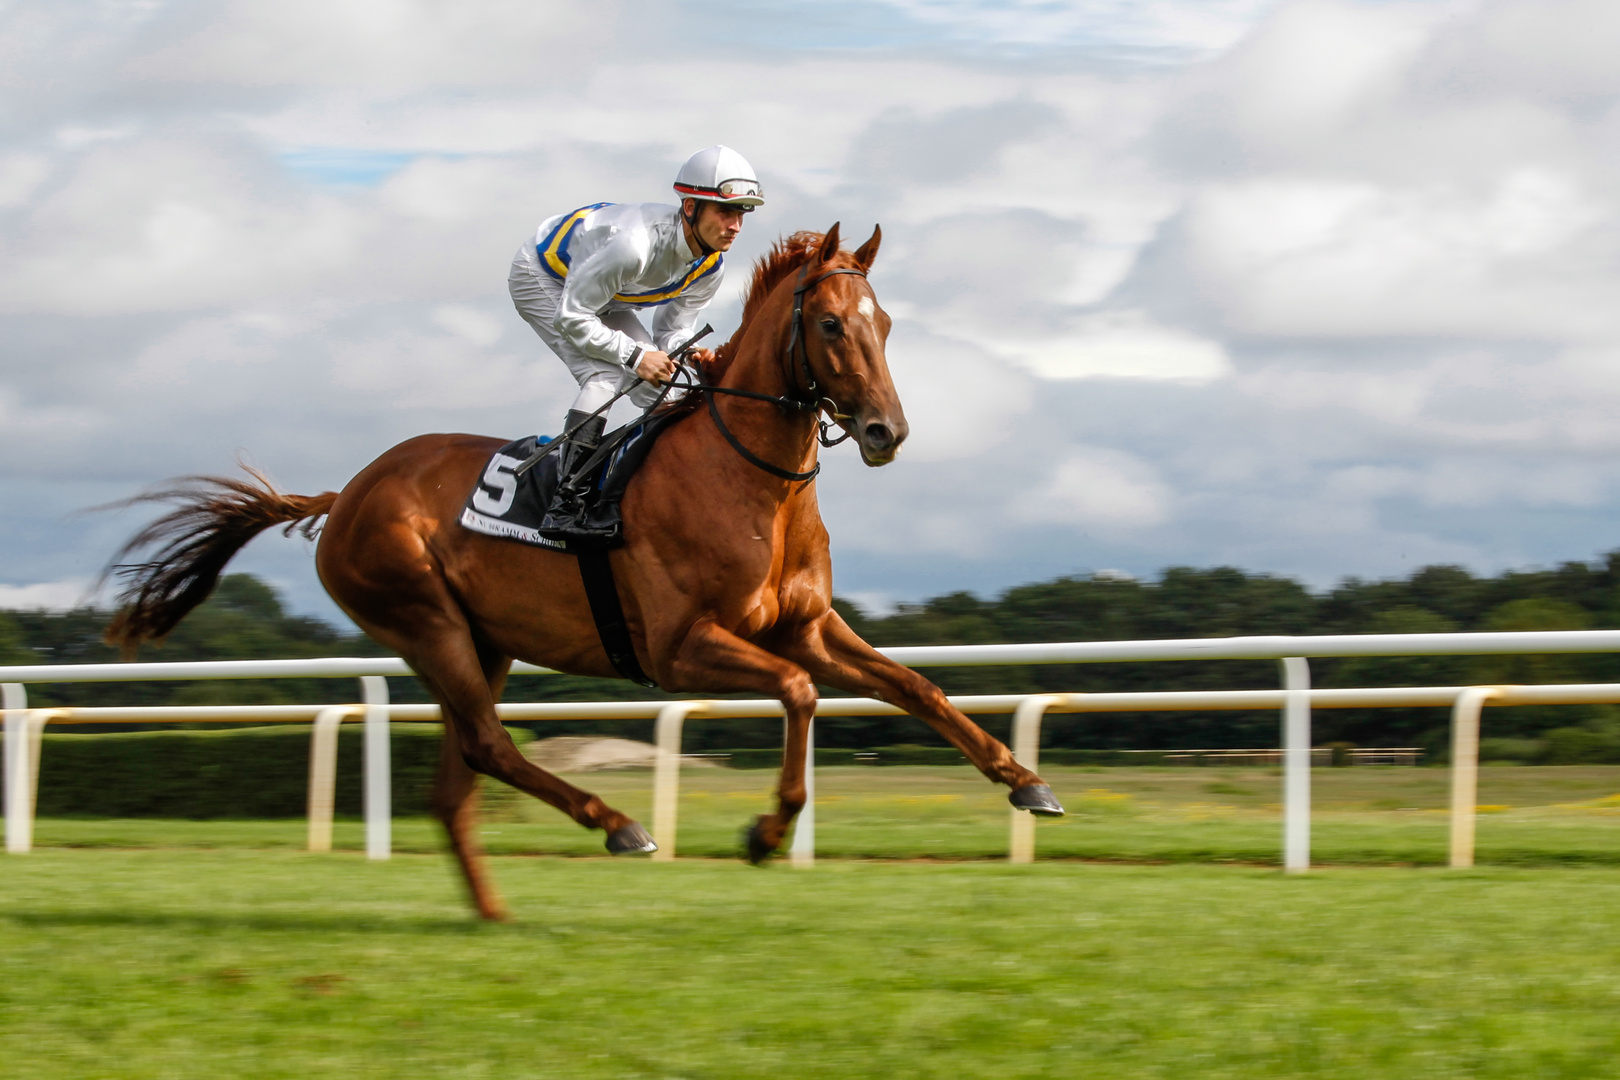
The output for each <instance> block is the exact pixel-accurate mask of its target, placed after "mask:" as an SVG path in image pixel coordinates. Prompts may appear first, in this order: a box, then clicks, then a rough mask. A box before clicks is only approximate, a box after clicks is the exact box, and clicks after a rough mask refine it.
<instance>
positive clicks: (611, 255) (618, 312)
mask: <svg viewBox="0 0 1620 1080" xmlns="http://www.w3.org/2000/svg"><path fill="white" fill-rule="evenodd" d="M724 273H725V269H724V260H723V259H722V258H721V256H720V255H719V253H715V254H713V255H710V256H708V257H707V258H705V257H703V256H702V255H701V253H699V252H697V251H694V250H692V248H691V246H690V245H688V244H687V242H686V236H685V233H684V231H683V230H682V228H681V217H680V208H679V207H676V206H668V205H665V204H663V203H617V204H612V203H610V204H603V205H600V206H595V207H582V208H580V209H579V210H575V211H570V212H569V213H567V214H558V215H557V216H555V217H552V218H548V219H547V220H546V221H544V222H542V223H541V225H540V228H539V229H537V230H536V231H535V235H534V237H533V238H532V239H530V240H528V241H526V242H525V243H524V244H523V246H522V247H520V248H519V249H518V252H517V254H516V256H514V257H513V259H512V269H511V273H510V274H509V275H508V277H507V286H508V288H509V290H510V291H511V294H512V302H513V304H514V305H516V307H517V310H518V313H519V314H520V315H522V316H523V319H524V321H525V322H527V323H528V324H529V325H530V326H531V327H533V328H534V331H535V333H537V334H539V335H540V338H541V340H543V341H544V342H545V343H546V345H547V346H549V347H550V348H551V350H552V352H554V353H556V354H557V356H558V357H559V358H560V359H561V360H562V362H563V363H564V364H566V365H567V366H568V370H569V371H570V372H572V373H573V375H574V378H575V379H576V380H577V381H578V382H579V384H580V393H579V396H578V397H577V398H576V399H575V401H574V404H573V406H572V408H574V409H576V410H578V411H581V412H592V411H595V410H596V409H597V408H598V407H600V406H601V405H603V404H604V403H606V402H607V401H608V399H609V398H611V397H612V396H613V395H614V394H615V393H617V392H618V390H619V389H620V388H621V387H624V386H626V385H628V384H630V383H638V384H639V385H637V386H636V387H635V388H634V389H633V390H632V391H631V393H630V395H629V396H630V400H631V401H632V402H634V403H636V404H638V405H642V406H645V405H647V404H650V403H651V402H652V400H653V399H654V398H655V397H657V394H658V390H657V388H656V387H654V386H652V385H651V384H649V383H646V382H641V381H640V380H639V379H637V377H636V375H635V374H634V370H633V369H634V366H635V363H636V362H637V361H638V360H639V359H640V357H641V353H642V351H643V350H644V349H647V348H653V349H658V350H660V351H664V352H667V351H669V349H671V348H673V347H674V346H675V345H678V344H680V343H681V342H682V341H684V340H685V339H686V338H688V337H690V336H691V335H692V330H693V327H694V326H695V325H696V323H697V318H698V314H699V312H701V311H702V310H703V308H704V307H705V306H707V305H708V303H709V302H710V301H711V300H713V299H714V296H715V293H716V292H717V291H718V290H719V287H720V281H721V279H722V277H723V276H724ZM642 308H652V309H653V318H652V330H651V332H650V333H649V332H648V330H647V329H646V328H645V327H644V326H643V325H642V323H641V321H640V320H639V319H637V318H636V315H635V313H636V312H637V311H638V310H639V309H642Z"/></svg>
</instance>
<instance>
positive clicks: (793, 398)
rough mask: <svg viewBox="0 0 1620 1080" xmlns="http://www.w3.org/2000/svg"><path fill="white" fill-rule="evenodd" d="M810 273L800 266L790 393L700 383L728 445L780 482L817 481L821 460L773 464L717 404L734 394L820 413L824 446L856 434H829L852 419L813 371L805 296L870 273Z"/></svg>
mask: <svg viewBox="0 0 1620 1080" xmlns="http://www.w3.org/2000/svg"><path fill="white" fill-rule="evenodd" d="M809 272H810V265H809V264H808V263H806V264H805V265H804V266H801V267H799V280H798V284H797V285H796V286H795V288H794V290H793V319H792V322H791V324H790V326H789V330H788V347H787V353H786V354H785V356H784V357H783V361H784V364H785V367H786V370H785V371H783V373H782V374H783V375H784V376H785V377H786V379H787V384H788V387H789V391H790V392H789V393H787V394H782V395H776V394H760V393H756V392H754V391H752V390H737V389H733V388H731V387H727V386H714V385H711V384H709V383H704V382H702V381H701V380H699V383H698V385H699V386H701V387H702V388H703V389H704V390H707V391H709V394H708V399H709V417H710V419H712V420H713V421H714V426H715V427H716V428H718V429H719V430H720V434H721V435H723V436H724V437H725V440H726V442H728V443H730V444H731V448H732V449H733V450H735V451H737V453H738V454H740V455H742V459H743V460H744V461H746V462H748V464H750V465H752V466H754V467H755V468H757V469H763V470H764V471H765V472H768V473H770V474H771V475H772V476H774V477H777V478H778V479H781V480H788V481H792V482H795V483H797V482H800V481H804V480H814V479H815V478H816V474H817V473H819V472H820V471H821V462H820V461H817V462H816V463H815V465H814V466H813V467H812V468H810V469H807V470H806V471H804V472H793V471H792V470H790V469H784V468H781V467H780V466H777V465H772V464H771V463H770V462H768V461H766V460H764V459H763V458H761V457H759V456H758V455H757V454H755V453H754V452H753V451H752V450H749V449H748V447H746V446H744V445H743V444H742V443H741V442H739V441H738V439H737V436H735V435H733V434H732V433H731V429H730V428H728V427H726V422H725V421H724V420H722V419H721V418H720V409H719V407H718V406H717V405H716V404H715V399H716V398H717V397H719V395H721V394H730V395H732V396H734V397H747V398H754V399H756V400H759V401H769V402H771V403H773V404H775V405H777V406H779V407H781V408H783V409H792V410H795V411H798V412H808V413H812V414H816V426H817V429H818V430H817V434H816V441H817V442H819V443H820V444H821V445H822V446H837V445H838V444H839V443H841V442H843V441H844V440H845V439H848V438H849V437H850V436H851V435H852V434H853V432H851V431H848V430H845V432H844V434H843V435H841V436H840V437H838V438H836V439H833V438H830V437H829V435H828V433H829V432H830V431H831V430H832V428H833V425H835V424H838V423H840V422H841V421H844V420H849V419H851V417H850V415H849V414H848V413H844V412H840V411H839V408H838V403H837V402H836V401H834V400H833V399H832V398H830V397H828V396H827V395H825V394H823V393H822V392H821V386H820V384H818V383H817V382H816V376H815V373H814V372H813V371H811V370H810V346H809V343H808V342H807V340H806V338H805V333H804V296H805V294H806V293H808V292H809V291H810V290H811V289H814V288H815V287H816V286H817V285H819V284H821V283H822V282H823V281H826V280H827V279H828V278H830V277H836V276H838V275H839V274H857V275H859V276H861V277H863V278H864V277H865V276H866V271H865V270H860V269H857V268H855V267H852V266H846V267H840V268H839V269H837V270H828V271H826V272H825V273H822V274H818V275H816V276H815V277H813V278H810V279H809V280H808V281H806V280H805V278H806V277H808V276H809ZM795 360H798V361H800V362H801V364H802V367H803V370H804V393H803V394H802V395H801V394H799V392H798V387H797V383H798V380H797V378H796V375H797V372H796V371H795V370H794V361H795ZM823 409H825V410H826V413H827V419H823V418H822V417H821V416H820V415H819V414H820V413H821V412H822V410H823Z"/></svg>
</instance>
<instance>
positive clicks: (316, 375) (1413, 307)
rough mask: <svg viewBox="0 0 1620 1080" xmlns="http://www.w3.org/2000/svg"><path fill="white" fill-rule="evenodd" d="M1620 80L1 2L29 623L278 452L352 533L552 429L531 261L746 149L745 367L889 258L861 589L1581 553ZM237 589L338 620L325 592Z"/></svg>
mask: <svg viewBox="0 0 1620 1080" xmlns="http://www.w3.org/2000/svg"><path fill="white" fill-rule="evenodd" d="M1617 35H1620V16H1617V15H1616V14H1615V13H1614V9H1613V5H1612V4H1605V3H1596V2H1577V0H1554V2H1552V3H1548V4H1531V3H1529V2H1528V0H1487V2H1477V3H1476V2H1450V0H1435V2H1396V3H1377V2H1351V0H1337V2H1328V0H1294V2H1281V3H1270V2H1265V0H1222V2H1218V3H1205V2H1194V0H1154V2H1149V3H1125V2H1124V0H1095V2H1091V3H1082V4H1068V5H1054V4H1046V3H1034V2H1031V3H1023V2H1017V3H993V2H990V0H889V2H884V3H878V4H864V5H856V4H842V3H828V4H826V5H821V6H819V7H817V8H815V9H811V8H807V7H805V6H803V5H785V4H775V5H757V4H750V5H746V6H742V5H736V4H730V3H722V4H721V6H720V7H715V6H714V5H713V4H710V5H705V6H703V7H699V6H697V5H692V4H686V3H684V2H681V3H673V4H669V5H660V6H648V5H638V6H627V5H619V4H598V5H589V6H587V5H584V4H580V3H571V2H556V3H544V4H533V3H524V4H518V3H508V2H504V0H477V2H474V3H469V4H464V5H458V6H456V7H454V8H453V9H452V8H446V7H444V6H443V5H433V4H428V3H424V2H418V0H383V2H370V0H367V2H361V0H338V2H336V3H322V4H313V3H307V2H302V0H300V2H298V3H292V4H283V5H271V6H266V5H262V4H250V3H246V2H242V3H231V4H227V5H223V6H214V7H207V6H201V7H199V6H195V5H185V4H174V3H157V4H146V5H125V6H121V7H117V6H115V8H111V9H105V10H103V9H99V8H98V9H80V8H75V7H73V6H71V5H67V6H63V5H54V6H53V5H46V4H44V3H42V2H40V0H29V2H26V3H21V4H13V5H10V6H8V7H6V8H4V9H0V85H4V86H5V87H6V88H7V91H8V103H9V105H10V108H9V109H8V113H7V117H6V119H5V121H4V123H3V124H0V497H4V498H5V499H6V504H7V506H8V507H10V508H11V509H10V510H9V511H8V516H7V518H6V519H5V520H4V522H3V523H0V551H3V552H4V553H5V554H6V557H7V559H8V565H9V566H10V567H11V568H12V569H11V570H10V571H8V572H9V573H10V574H11V578H10V579H9V580H12V581H14V582H16V583H17V584H16V585H15V586H13V587H14V588H15V587H23V586H24V585H26V583H27V582H28V581H41V582H63V581H68V580H79V579H88V577H90V576H93V573H94V571H95V569H96V568H98V567H99V563H100V560H101V559H102V558H103V557H104V556H105V554H106V552H107V551H108V550H110V549H111V547H112V546H113V544H114V542H115V541H116V539H117V538H118V536H119V534H121V533H122V532H123V531H127V528H128V527H131V526H132V524H133V522H132V521H130V520H128V519H127V518H118V519H105V520H101V521H97V522H95V523H86V522H81V523H80V524H78V525H69V524H66V523H65V522H64V520H63V516H62V515H63V514H65V513H66V512H67V511H69V510H71V509H73V508H75V507H78V506H84V505H91V504H95V503H100V502H106V501H109V500H111V499H113V498H115V497H117V496H118V495H121V494H128V493H130V492H132V491H134V490H137V489H139V488H140V487H142V486H144V485H146V484H148V483H151V482H153V481H156V480H158V479H161V478H162V477H164V476H167V475H172V474H177V473H191V472H209V471H221V470H224V469H227V468H229V467H230V462H231V460H232V458H233V456H234V455H235V454H236V453H237V452H238V451H239V450H240V451H245V452H246V453H247V454H249V455H250V457H251V460H253V461H254V462H256V463H258V464H260V465H263V466H266V467H268V468H269V469H270V470H271V471H272V473H273V474H274V475H275V476H276V477H277V479H278V481H280V482H282V483H283V484H285V485H287V486H288V487H290V488H292V489H294V490H322V489H325V488H328V487H336V486H340V485H341V484H342V483H343V482H344V481H345V480H346V478H347V477H348V476H350V475H352V474H353V473H354V472H356V471H358V470H359V469H360V468H362V467H363V466H364V465H365V464H366V462H367V461H369V460H371V459H372V458H373V457H375V456H376V455H377V454H378V453H380V452H381V451H382V450H383V449H385V448H386V447H387V446H389V445H390V444H392V443H394V442H397V441H399V440H401V439H404V438H406V437H409V436H410V435H413V434H416V433H418V432H421V431H427V430H481V431H490V432H494V433H497V434H501V435H507V436H514V437H515V436H517V435H521V434H525V433H528V432H530V431H536V430H539V431H547V430H551V429H553V428H554V427H555V424H556V422H557V418H558V417H559V416H560V413H561V410H562V409H563V408H564V407H565V405H566V402H567V399H568V396H569V393H570V391H571V387H572V383H571V381H570V380H569V378H568V376H567V374H566V372H565V371H564V370H563V368H562V365H560V364H559V363H557V362H556V360H555V359H554V358H551V357H550V356H549V355H548V354H547V353H546V352H545V350H544V347H543V346H542V345H541V343H540V342H539V341H538V339H536V338H535V336H534V335H533V333H532V332H531V331H530V330H529V329H528V328H527V327H526V326H525V325H523V323H522V322H521V321H520V320H519V319H518V318H517V316H516V315H515V313H514V312H513V311H512V310H511V306H510V301H509V300H508V299H507V297H506V294H505V273H506V267H507V264H508V262H509V260H510V258H511V255H512V251H513V250H514V249H515V248H516V247H517V245H518V244H519V243H520V242H522V241H523V240H524V238H525V237H526V236H528V235H530V234H531V233H532V231H533V229H534V227H535V225H536V224H537V223H538V222H539V221H540V220H541V219H542V218H544V217H545V216H547V215H549V214H552V213H556V212H558V211H559V210H564V209H568V208H571V207H574V206H579V205H583V204H585V203H588V202H593V201H598V200H600V199H603V198H608V199H614V200H620V201H631V200H643V199H647V200H655V199H663V198H667V197H668V185H669V180H670V177H671V176H672V174H673V172H674V169H675V168H676V166H677V165H678V164H679V162H680V161H681V160H682V159H683V158H684V157H685V156H686V154H688V153H690V151H691V150H692V149H694V148H696V147H697V146H702V145H707V144H709V143H712V142H716V141H724V142H727V143H728V144H730V145H733V146H736V147H738V148H739V149H741V150H742V151H743V152H744V153H745V154H747V155H748V156H749V157H750V158H751V159H752V160H753V162H754V164H755V165H756V167H758V168H759V169H760V171H761V173H762V175H763V176H764V178H765V182H766V189H767V194H768V196H769V200H770V201H769V202H768V204H767V206H766V207H765V208H764V210H762V211H761V212H760V213H758V214H756V215H754V216H753V218H751V219H750V221H749V224H748V227H747V228H746V229H745V230H744V234H743V237H742V241H741V243H740V245H739V248H738V250H737V251H736V252H734V254H733V256H732V257H731V258H730V259H729V260H728V278H727V289H726V292H725V293H724V296H723V300H722V302H721V303H719V304H717V305H716V306H715V308H714V310H712V311H711V312H709V313H708V314H709V315H710V316H712V318H713V321H714V323H715V325H716V326H717V327H718V329H719V332H720V335H721V336H724V335H725V334H727V333H729V331H730V329H731V328H732V326H734V325H735V321H736V318H737V302H736V301H737V290H738V287H739V286H740V284H741V283H742V282H743V281H744V280H745V279H746V276H747V275H746V267H747V264H748V262H749V260H750V259H751V258H752V257H754V256H756V255H757V254H759V253H760V252H761V251H763V250H764V249H765V248H766V247H767V246H768V244H769V243H770V241H771V240H772V239H774V237H775V236H776V235H778V234H780V233H782V232H787V231H791V230H793V229H797V228H804V227H815V228H824V227H825V226H827V225H828V224H830V223H831V222H832V221H834V220H841V221H843V222H844V224H845V226H846V227H847V228H846V232H847V233H848V234H849V235H851V236H856V235H857V234H859V235H861V236H864V230H866V229H867V228H869V227H870V224H871V223H872V222H874V221H881V222H882V223H883V226H884V229H885V241H884V248H883V252H882V256H881V258H880V259H879V261H878V264H877V266H876V268H875V270H874V273H873V275H872V279H871V280H872V287H873V288H874V290H876V292H877V295H878V297H879V299H880V301H881V302H882V303H883V304H884V306H885V307H886V308H887V309H888V310H889V312H890V313H891V315H892V316H893V317H894V319H895V326H894V331H893V336H892V338H891V341H890V343H889V363H890V367H891V369H892V372H893V374H894V378H895V381H896V385H897V386H898V388H899V390H900V393H901V396H902V399H903V401H904V403H905V407H906V410H907V415H908V418H909V419H910V421H911V426H912V436H911V441H910V443H909V445H908V446H907V448H906V452H905V453H904V455H902V457H901V458H900V460H899V461H897V462H896V463H895V464H894V465H892V466H889V467H886V468H884V469H882V470H870V469H865V468H864V467H862V466H860V465H858V464H857V463H856V462H855V461H854V460H853V458H852V457H851V456H850V455H849V454H848V452H847V448H845V449H843V450H835V451H831V452H829V453H828V454H827V455H826V457H827V468H826V470H825V472H824V474H823V479H822V482H821V485H820V500H821V503H822V507H823V510H824V513H825V515H826V518H827V521H828V526H829V529H830V531H831V534H832V536H833V540H834V555H835V560H836V563H837V566H838V568H839V575H840V576H839V579H838V586H839V588H840V589H842V590H845V591H859V592H860V593H861V594H862V595H865V596H868V597H872V598H883V599H884V602H889V601H892V600H896V599H904V598H915V597H917V596H919V595H924V594H926V593H928V592H939V591H947V590H950V589H957V588H978V589H995V588H999V587H1004V586H1006V585H1011V584H1014V583H1016V582H1018V581H1023V580H1028V579H1030V578H1032V577H1037V576H1048V575H1051V574H1055V573H1063V572H1078V571H1081V570H1084V569H1088V568H1091V569H1094V568H1096V567H1100V566H1107V567H1115V568H1121V569H1124V570H1127V571H1130V572H1132V573H1137V574H1139V575H1146V574H1151V573H1152V572H1153V571H1154V570H1155V569H1157V568H1158V567H1159V566H1161V565H1163V564H1166V563H1172V562H1173V563H1190V564H1195V565H1209V564H1214V563H1222V562H1225V563H1236V564H1239V565H1244V566H1247V567H1250V568H1253V569H1266V570H1274V571H1279V572H1288V573H1297V574H1301V575H1304V576H1306V577H1307V578H1308V579H1310V580H1312V581H1313V582H1316V583H1321V584H1325V583H1329V582H1331V581H1332V580H1334V579H1335V578H1337V577H1338V576H1340V575H1343V574H1346V573H1359V574H1362V575H1364V576H1371V575H1377V574H1382V573H1397V572H1403V571H1404V570H1406V569H1410V568H1411V567H1412V566H1414V565H1416V560H1426V559H1443V560H1450V561H1463V562H1467V563H1469V564H1471V565H1474V566H1476V567H1478V568H1480V569H1482V570H1486V569H1496V568H1500V567H1502V566H1504V565H1510V564H1513V563H1516V562H1523V561H1543V562H1547V561H1558V560H1562V559H1566V558H1578V557H1582V556H1584V555H1588V554H1591V553H1593V552H1595V551H1597V550H1600V549H1603V548H1605V547H1610V546H1613V536H1614V533H1615V527H1616V525H1617V524H1620V515H1617V513H1616V507H1615V498H1616V496H1617V494H1620V491H1617V490H1616V485H1615V482H1614V481H1613V480H1611V479H1610V477H1612V476H1615V475H1620V470H1617V469H1616V468H1615V466H1616V465H1620V460H1617V459H1620V437H1617V436H1616V435H1615V434H1614V433H1613V432H1614V425H1613V424H1612V422H1611V419H1610V418H1611V417H1612V415H1613V413H1614V411H1615V408H1616V407H1617V406H1620V326H1617V325H1616V321H1615V320H1616V317H1615V315H1614V314H1613V309H1614V307H1615V305H1614V304H1613V302H1612V297H1613V296H1614V295H1615V293H1616V290H1617V286H1620V280H1617V279H1620V270H1617V267H1620V231H1617V224H1616V214H1617V211H1620V196H1617V195H1616V192H1620V184H1617V183H1616V175H1615V173H1616V170H1615V163H1614V160H1613V155H1612V153H1611V151H1610V149H1609V148H1610V147H1612V146H1613V145H1615V138H1616V136H1617V135H1620V110H1617V109H1616V108H1615V106H1614V101H1615V96H1616V95H1617V94H1620V73H1617V72H1620V69H1617V68H1616V67H1615V65H1613V63H1612V62H1611V57H1612V55H1613V53H1614V51H1615V48H1616V47H1617V46H1620V37H1617ZM694 58H701V60H698V59H694ZM699 71H701V76H702V78H701V82H700V83H699V82H698V81H696V77H695V72H699ZM278 545H280V546H278ZM240 565H241V566H242V567H244V568H248V569H256V570H258V571H259V572H262V573H265V574H267V575H269V576H270V577H272V578H273V579H275V580H277V581H278V582H283V583H285V584H286V585H287V587H288V588H290V589H292V590H293V593H294V600H295V603H296V604H298V605H300V606H302V607H303V608H305V609H308V610H322V611H328V612H329V611H330V608H321V607H319V606H318V605H319V604H320V603H321V601H319V599H318V596H319V590H318V586H317V585H316V584H315V582H314V579H313V575H312V574H311V572H310V570H309V567H308V554H307V551H306V550H305V549H304V548H303V547H302V546H301V545H297V544H283V543H282V542H281V541H279V540H273V539H267V540H265V541H263V542H261V543H259V544H255V545H254V547H253V548H252V549H250V551H249V552H248V553H247V554H246V555H245V556H244V561H243V562H242V563H241V564H240Z"/></svg>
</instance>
